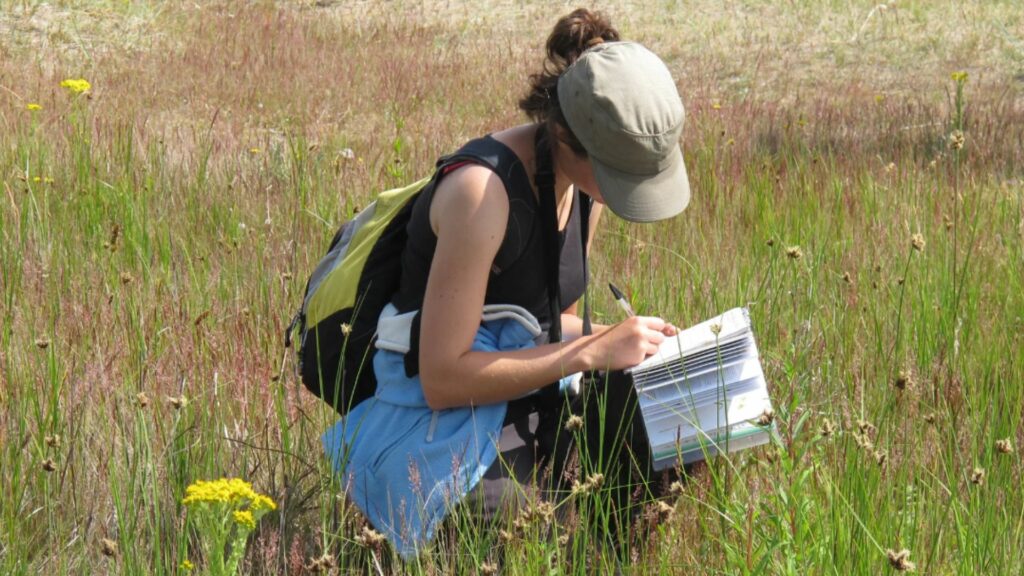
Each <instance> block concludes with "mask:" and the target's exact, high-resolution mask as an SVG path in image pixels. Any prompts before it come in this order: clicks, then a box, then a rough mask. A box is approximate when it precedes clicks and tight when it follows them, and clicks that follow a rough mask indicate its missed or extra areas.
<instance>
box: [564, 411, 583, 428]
mask: <svg viewBox="0 0 1024 576" xmlns="http://www.w3.org/2000/svg"><path fill="white" fill-rule="evenodd" d="M582 429H583V418H580V417H579V416H577V415H576V414H573V415H572V416H569V419H568V420H566V421H565V430H566V431H567V432H578V431H580V430H582Z"/></svg>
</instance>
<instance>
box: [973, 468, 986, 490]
mask: <svg viewBox="0 0 1024 576" xmlns="http://www.w3.org/2000/svg"><path fill="white" fill-rule="evenodd" d="M971 484H974V485H975V486H982V485H984V484H985V469H984V468H975V469H974V470H971Z"/></svg>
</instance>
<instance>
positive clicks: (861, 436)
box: [853, 432, 875, 451]
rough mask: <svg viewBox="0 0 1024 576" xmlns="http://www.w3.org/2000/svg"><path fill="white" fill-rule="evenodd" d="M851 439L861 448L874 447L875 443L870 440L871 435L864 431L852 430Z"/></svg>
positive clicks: (871, 448) (868, 448) (869, 449)
mask: <svg viewBox="0 0 1024 576" xmlns="http://www.w3.org/2000/svg"><path fill="white" fill-rule="evenodd" d="M853 439H854V440H855V441H856V442H857V446H860V447H861V448H863V449H865V450H868V451H873V450H874V449H875V443H874V442H872V441H871V437H870V436H868V435H867V434H866V433H864V432H854V433H853Z"/></svg>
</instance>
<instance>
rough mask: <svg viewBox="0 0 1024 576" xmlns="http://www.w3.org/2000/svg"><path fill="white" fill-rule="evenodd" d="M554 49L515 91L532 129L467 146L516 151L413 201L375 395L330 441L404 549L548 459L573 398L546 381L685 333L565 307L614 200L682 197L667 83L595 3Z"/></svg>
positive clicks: (662, 207)
mask: <svg viewBox="0 0 1024 576" xmlns="http://www.w3.org/2000/svg"><path fill="white" fill-rule="evenodd" d="M547 52H548V60H547V61H546V62H545V64H544V68H543V70H542V71H541V72H540V73H539V74H535V75H534V76H532V77H531V87H530V92H529V94H528V95H527V96H526V97H524V98H523V99H522V100H521V101H520V108H521V109H522V110H523V111H524V112H526V113H527V115H528V116H529V117H530V118H531V120H532V121H533V122H532V123H530V124H526V125H522V126H517V127H514V128H510V129H507V130H503V131H500V132H497V133H495V134H493V135H491V136H489V137H486V138H484V139H481V140H479V141H474V143H471V144H472V145H473V146H477V148H473V146H469V148H473V149H483V150H485V151H495V152H494V153H495V154H497V155H498V156H499V157H503V158H505V160H498V161H497V164H496V165H495V164H491V165H488V163H487V162H483V161H479V162H478V161H473V160H469V161H465V160H461V161H458V162H442V165H441V167H440V168H439V169H440V170H441V177H440V179H439V180H437V179H435V182H436V185H435V186H434V187H433V188H431V189H429V190H428V191H426V192H424V193H423V194H421V196H420V197H419V198H418V199H417V201H416V202H417V204H416V206H415V208H414V211H413V214H412V219H411V221H410V223H409V226H408V231H409V242H408V245H407V248H406V250H405V253H404V254H403V257H402V258H403V259H402V263H403V272H402V274H403V277H402V285H401V288H400V290H399V292H398V293H397V294H396V295H395V297H394V298H393V300H392V305H391V306H389V307H388V309H387V310H385V313H384V314H383V315H382V318H381V323H380V326H379V329H380V333H381V335H380V339H379V341H378V344H377V347H378V348H379V349H380V350H379V351H378V352H377V354H376V356H375V358H374V369H375V371H376V375H377V379H378V393H377V396H376V398H374V399H371V400H369V401H367V402H365V403H363V404H361V405H359V406H357V407H356V408H355V409H353V411H352V412H350V413H349V415H348V416H347V417H346V419H345V421H344V422H343V423H342V424H339V427H340V428H341V429H339V430H336V431H335V432H334V434H335V436H333V438H335V440H336V442H334V443H333V444H332V440H331V438H332V433H329V434H328V435H327V437H325V444H326V445H327V446H328V449H329V450H330V449H331V446H342V445H343V446H345V449H346V451H347V452H346V459H345V461H344V463H343V464H341V465H339V468H340V469H342V470H344V472H345V473H346V474H347V476H348V480H349V482H350V486H349V496H350V497H351V498H352V499H353V501H355V503H356V504H357V505H359V506H360V508H362V509H363V511H364V512H366V514H367V516H368V517H369V518H370V519H371V521H372V522H373V523H374V525H375V526H376V527H377V528H378V529H380V530H381V531H382V532H384V533H385V534H386V535H387V536H388V537H389V538H390V539H391V540H392V542H393V543H395V544H396V546H397V548H398V550H399V552H401V553H402V554H403V555H406V556H408V555H411V554H414V553H415V552H416V551H417V550H418V549H419V548H420V547H421V546H422V545H423V544H424V543H425V542H426V541H428V540H429V539H430V537H431V536H432V534H433V532H434V529H435V528H436V526H437V522H438V521H439V520H440V519H441V518H442V517H443V516H444V514H445V512H446V511H447V510H448V509H449V508H450V507H451V505H454V504H456V503H457V502H458V501H460V500H461V499H462V498H463V497H464V496H465V495H466V494H467V493H471V494H472V495H473V496H474V497H476V498H479V499H482V501H483V502H484V507H485V512H488V513H490V512H493V511H494V510H496V508H497V506H498V505H499V503H500V501H501V500H503V499H505V498H506V497H508V495H509V492H512V491H513V490H514V489H515V487H516V486H519V485H520V484H521V483H523V482H528V481H529V479H530V478H531V477H535V476H534V474H533V473H534V472H536V470H537V467H538V466H542V465H543V464H545V463H546V462H547V461H548V460H549V459H550V458H551V457H552V456H553V451H554V450H555V448H554V447H553V446H552V445H551V444H552V440H551V438H552V436H557V433H555V434H552V431H557V430H560V429H561V417H562V410H561V409H560V407H561V406H562V403H561V402H559V399H558V396H557V394H556V395H554V396H552V395H551V394H538V393H537V391H538V390H540V389H542V388H544V387H545V386H547V385H548V384H550V383H553V382H558V381H560V380H563V379H565V378H566V377H567V376H568V375H571V374H574V373H580V372H585V371H591V370H621V369H624V368H628V367H630V366H634V365H636V364H638V363H640V362H641V361H642V360H643V359H644V358H645V357H647V356H648V355H650V354H653V353H654V352H656V351H657V348H658V345H659V344H660V343H661V342H662V341H663V339H664V338H665V336H666V335H672V334H674V333H675V328H674V327H672V326H671V325H669V324H667V323H666V322H665V321H663V320H661V319H659V318H650V317H633V318H629V319H627V320H625V321H623V322H620V323H619V324H616V325H614V326H597V325H595V326H593V333H592V334H584V332H585V330H584V322H583V321H582V320H581V319H580V318H579V317H577V316H576V315H575V314H574V313H573V312H574V307H575V306H574V305H572V306H569V305H568V304H570V303H574V302H576V301H577V300H578V299H579V298H580V297H581V296H582V295H583V291H584V287H585V282H586V278H585V256H584V252H585V245H586V244H587V243H586V242H585V241H584V240H583V237H584V236H586V235H592V234H593V230H594V228H595V226H594V224H595V223H596V221H597V220H598V217H599V215H600V213H601V207H602V206H603V205H606V206H608V207H609V208H610V209H611V210H612V212H614V213H615V214H616V215H618V216H620V217H622V218H625V219H627V220H631V221H636V222H651V221H655V220H660V219H664V218H668V217H671V216H674V215H676V214H678V213H679V212H680V211H682V210H683V209H684V208H685V207H686V205H687V203H688V201H689V186H688V183H687V177H686V169H685V167H684V165H683V159H682V154H681V150H680V148H679V137H680V134H681V131H682V127H683V116H684V113H683V105H682V102H681V101H680V98H679V95H678V92H677V90H676V88H675V84H674V82H673V80H672V78H671V75H670V74H669V72H668V70H667V68H666V67H665V65H664V64H663V63H662V62H661V60H659V59H658V57H657V56H655V55H654V54H652V53H651V52H649V51H648V50H646V49H645V48H644V47H643V46H641V45H639V44H635V43H630V42H621V41H620V39H619V34H618V32H617V31H616V30H615V29H614V28H613V27H612V26H611V25H610V24H609V23H608V22H607V20H605V19H604V17H603V16H601V15H600V14H597V13H592V12H590V11H587V10H584V9H581V10H577V11H575V12H573V13H571V14H569V15H568V16H566V17H563V18H562V19H560V20H559V21H558V23H557V24H556V25H555V28H554V30H553V31H552V33H551V35H550V36H549V38H548V41H547ZM481 146H482V147H483V148H480V147H481ZM508 159H511V160H510V161H509V160H508ZM513 173H515V174H523V173H525V175H526V177H525V178H523V177H519V178H517V177H515V175H514V174H513ZM510 175H511V176H510ZM531 183H532V185H531ZM577 190H578V191H580V192H582V194H580V193H577V192H575V191H577ZM588 198H589V199H592V202H594V203H596V204H595V205H594V207H593V209H592V210H590V216H589V220H590V226H589V229H588V230H587V231H586V232H581V231H580V223H581V220H585V219H586V218H585V215H586V213H587V209H586V208H587V207H588V206H589V204H590V200H587V199H588ZM545 207H550V212H547V211H545V209H544V208H545ZM556 228H557V233H556V231H555V229H556ZM555 243H557V244H559V246H558V247H557V248H556V247H553V246H554V244H555ZM555 254H556V255H557V262H556V261H555V260H554V258H556V256H553V255H555ZM510 255H511V256H510ZM552 264H553V265H552ZM556 270H557V272H556ZM552 276H557V278H558V280H557V283H553V280H552ZM560 303H565V304H566V305H564V306H563V305H561V304H560ZM509 305H511V306H509ZM482 311H483V313H484V315H483V323H482V321H481V312H482ZM488 314H490V315H488ZM510 318H511V319H510ZM552 324H554V325H555V329H554V330H553V331H548V333H547V334H545V328H547V327H550V326H551V325H552ZM559 324H560V327H561V330H560V332H561V333H560V334H559V330H558V326H559ZM538 325H539V326H538ZM538 328H540V329H539V330H538ZM551 334H554V336H555V338H554V339H559V337H560V340H561V341H555V342H550V343H549V342H547V339H548V338H550V335H551ZM534 340H540V341H541V343H540V344H539V345H534V344H535V342H534ZM552 398H554V399H553V400H552ZM498 436H500V440H498V441H497V442H495V439H496V438H497V437H498ZM495 444H497V445H495ZM335 449H337V448H335ZM499 453H500V454H499ZM439 494H440V495H439Z"/></svg>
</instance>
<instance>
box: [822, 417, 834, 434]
mask: <svg viewBox="0 0 1024 576" xmlns="http://www.w3.org/2000/svg"><path fill="white" fill-rule="evenodd" d="M835 431H836V425H835V424H834V423H832V421H831V420H829V419H828V418H822V419H821V426H819V427H818V434H820V435H821V437H822V438H828V437H829V436H832V434H834V433H835Z"/></svg>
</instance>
